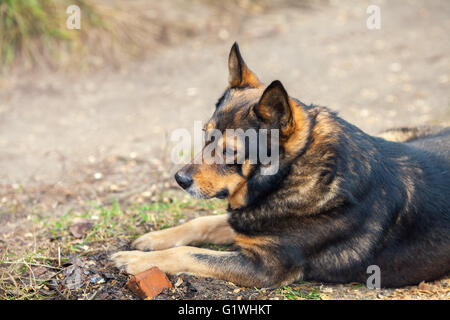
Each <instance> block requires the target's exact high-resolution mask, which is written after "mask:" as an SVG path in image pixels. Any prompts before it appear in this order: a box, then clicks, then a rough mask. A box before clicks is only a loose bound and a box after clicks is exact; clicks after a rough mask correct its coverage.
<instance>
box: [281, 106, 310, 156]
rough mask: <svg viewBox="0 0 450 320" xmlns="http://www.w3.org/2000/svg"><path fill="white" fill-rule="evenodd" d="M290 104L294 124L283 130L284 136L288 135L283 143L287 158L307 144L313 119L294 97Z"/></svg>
mask: <svg viewBox="0 0 450 320" xmlns="http://www.w3.org/2000/svg"><path fill="white" fill-rule="evenodd" d="M289 105H290V107H291V110H292V117H293V126H292V127H289V128H286V129H285V130H286V131H285V132H282V134H283V135H284V136H288V139H287V140H286V142H284V143H283V147H284V150H285V151H286V155H287V159H289V158H290V157H292V156H295V155H296V154H297V153H298V150H300V149H301V148H303V147H304V146H305V145H306V141H307V139H308V136H309V135H308V132H309V130H310V129H311V119H310V118H309V116H308V114H307V113H306V112H305V111H304V110H303V108H302V107H301V106H299V105H297V103H296V102H295V101H294V100H292V99H289Z"/></svg>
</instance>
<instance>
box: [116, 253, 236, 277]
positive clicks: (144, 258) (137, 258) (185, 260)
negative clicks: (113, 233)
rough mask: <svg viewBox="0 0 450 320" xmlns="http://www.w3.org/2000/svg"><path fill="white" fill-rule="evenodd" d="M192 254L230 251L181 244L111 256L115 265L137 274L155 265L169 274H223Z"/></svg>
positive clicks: (215, 275) (212, 275) (223, 254)
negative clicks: (164, 248) (163, 248)
mask: <svg viewBox="0 0 450 320" xmlns="http://www.w3.org/2000/svg"><path fill="white" fill-rule="evenodd" d="M192 254H208V255H214V256H226V255H230V252H221V251H213V250H208V249H202V248H196V247H187V246H182V247H177V248H171V249H167V250H161V251H153V252H142V251H121V252H118V253H115V254H114V255H112V257H111V258H112V260H113V261H114V263H115V264H116V266H118V267H125V269H126V271H127V273H129V274H138V273H140V272H142V271H145V270H147V269H150V268H151V267H154V266H157V267H158V268H160V269H161V270H162V271H164V272H167V273H169V274H177V273H180V272H183V273H191V274H195V275H196V276H202V277H216V278H222V276H223V274H221V273H220V271H217V270H215V269H214V268H211V267H210V266H209V265H208V264H206V263H200V262H199V261H198V260H196V259H195V258H194V257H193V256H192Z"/></svg>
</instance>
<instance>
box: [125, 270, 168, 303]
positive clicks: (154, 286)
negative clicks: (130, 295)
mask: <svg viewBox="0 0 450 320" xmlns="http://www.w3.org/2000/svg"><path fill="white" fill-rule="evenodd" d="M127 286H128V288H129V289H130V290H131V291H133V292H134V293H135V294H136V295H138V296H139V297H140V298H142V299H145V298H153V297H156V296H157V295H158V294H160V293H161V292H162V291H163V290H164V289H165V288H170V289H171V288H172V283H171V282H170V281H169V279H168V278H167V276H166V274H165V273H164V272H162V271H161V270H160V269H159V268H157V267H153V268H151V269H148V270H146V271H143V272H141V273H138V274H137V275H135V276H133V277H131V279H130V280H128V282H127Z"/></svg>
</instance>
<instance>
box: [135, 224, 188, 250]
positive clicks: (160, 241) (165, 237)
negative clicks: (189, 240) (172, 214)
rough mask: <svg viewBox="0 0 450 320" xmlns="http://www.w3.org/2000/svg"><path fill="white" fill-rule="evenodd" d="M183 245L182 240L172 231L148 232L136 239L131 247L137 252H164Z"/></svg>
mask: <svg viewBox="0 0 450 320" xmlns="http://www.w3.org/2000/svg"><path fill="white" fill-rule="evenodd" d="M182 244H184V241H183V239H182V238H181V239H180V235H179V234H178V233H177V232H173V229H167V230H160V231H154V232H149V233H147V234H144V235H143V236H141V237H139V238H137V239H136V240H135V241H134V242H133V243H132V246H133V247H135V248H136V249H138V250H142V251H148V250H164V249H169V248H173V247H177V246H179V245H182Z"/></svg>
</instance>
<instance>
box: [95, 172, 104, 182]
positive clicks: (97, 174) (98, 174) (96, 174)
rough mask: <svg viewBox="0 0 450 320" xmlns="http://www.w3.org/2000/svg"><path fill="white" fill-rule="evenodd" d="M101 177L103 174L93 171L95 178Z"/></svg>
mask: <svg viewBox="0 0 450 320" xmlns="http://www.w3.org/2000/svg"><path fill="white" fill-rule="evenodd" d="M101 178H103V174H102V173H101V172H96V173H94V179H95V180H100V179H101Z"/></svg>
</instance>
